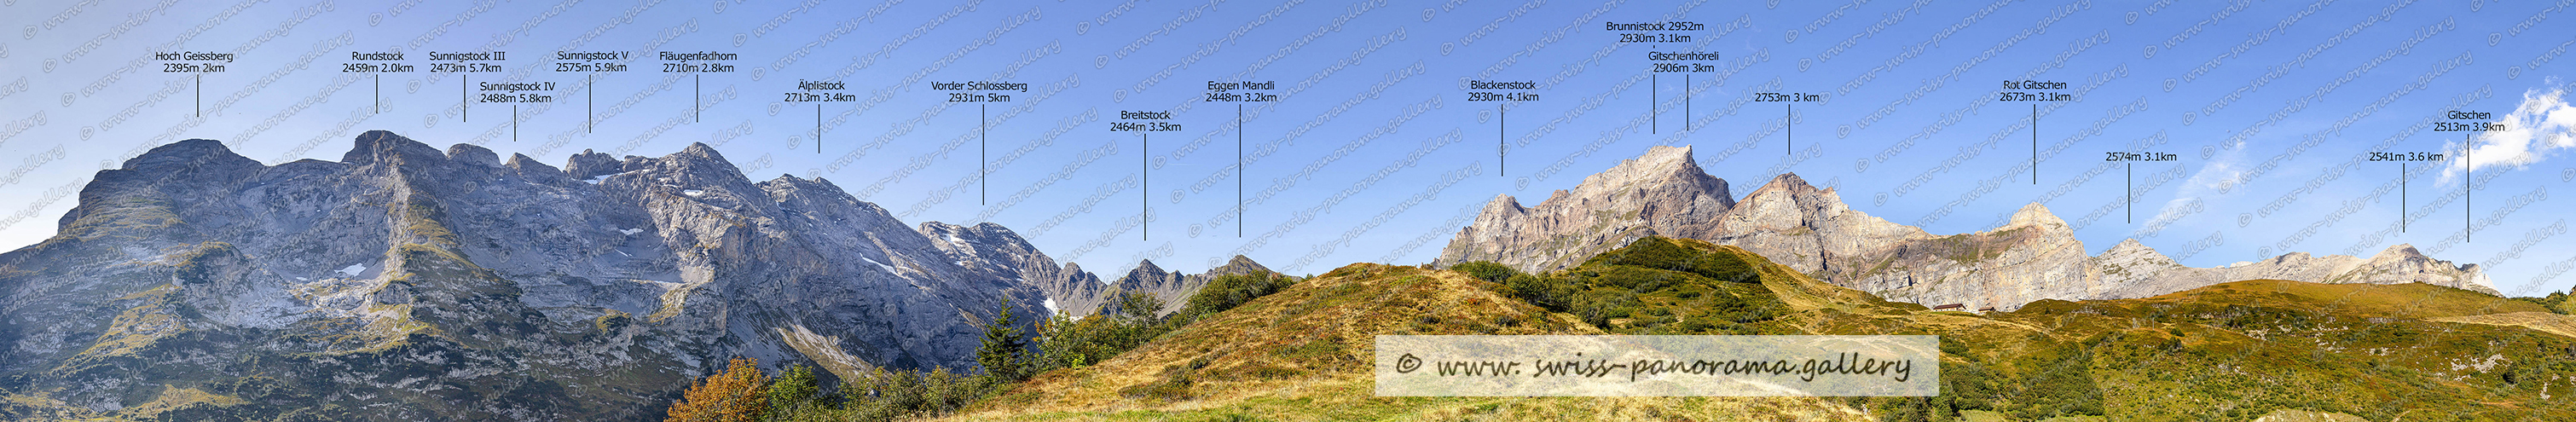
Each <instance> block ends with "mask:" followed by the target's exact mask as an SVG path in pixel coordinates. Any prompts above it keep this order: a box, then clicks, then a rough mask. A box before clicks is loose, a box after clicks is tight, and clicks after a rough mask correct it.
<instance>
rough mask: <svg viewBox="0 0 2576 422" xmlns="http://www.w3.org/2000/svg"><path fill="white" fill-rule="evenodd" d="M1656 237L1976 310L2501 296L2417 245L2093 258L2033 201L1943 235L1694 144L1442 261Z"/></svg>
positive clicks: (1520, 216)
mask: <svg viewBox="0 0 2576 422" xmlns="http://www.w3.org/2000/svg"><path fill="white" fill-rule="evenodd" d="M1646 236H1671V237H1682V238H1692V239H1701V240H1707V241H1710V242H1714V243H1717V244H1721V245H1734V246H1737V247H1741V248H1744V249H1745V250H1747V251H1751V252H1754V253H1756V254H1760V255H1762V256H1763V257H1766V258H1769V259H1770V260H1772V261H1774V262H1778V263H1781V264H1783V265H1786V266H1788V267H1790V268H1793V269H1796V270H1798V271H1800V272H1804V273H1807V274H1810V275H1814V276H1816V277H1817V278H1819V279H1822V280H1825V281H1827V282H1830V283H1833V284H1835V285H1839V286H1844V287H1850V288H1854V289H1859V290H1863V291H1868V292H1871V293H1875V294H1878V295H1880V296H1882V297H1886V298H1888V299H1890V300H1898V301H1906V302H1913V303H1919V304H1924V305H1927V306H1931V305H1944V304H1960V305H1962V307H1965V308H1967V309H1979V308H1985V307H1993V308H1997V309H2000V310H2012V309H2015V308H2019V307H2020V306H2021V305H2023V304H2025V303H2030V302H2032V301H2037V300H2041V299H2062V300H2083V299H2126V298H2143V297H2152V296H2156V295H2162V294H2167V293H2173V292H2179V291H2184V290H2190V289H2194V288H2198V287H2202V286H2208V285H2213V284H2218V283H2225V282H2232V281H2239V280H2251V279H2278V280H2294V281H2306V282H2316V283H2376V284H2400V283H2425V284H2431V285H2437V286H2444V287H2453V288H2460V289H2468V290H2474V291H2479V292H2484V293H2488V294H2495V293H2496V290H2495V288H2494V286H2493V285H2492V284H2491V283H2490V282H2489V281H2488V280H2487V277H2486V275H2485V273H2484V272H2483V271H2480V269H2479V268H2478V266H2477V265H2476V264H2466V265H2459V264H2453V263H2451V262H2449V261H2441V260H2435V259H2432V258H2429V257H2426V256H2424V255H2423V254H2422V253H2419V252H2417V251H2416V250H2415V248H2414V247H2412V246H2407V245H2398V246H2395V247H2391V248H2389V249H2388V250H2386V251H2383V252H2381V253H2380V254H2378V255H2376V256H2373V257H2370V258H2368V259H2362V258H2356V257H2350V256H2341V255H2334V256H2324V257H2316V256H2311V255H2309V254H2306V253H2291V254H2288V255H2282V256H2280V257H2277V258H2273V259H2269V260H2264V261H2261V262H2250V263H2240V264H2236V265H2230V266H2226V267H2220V268H2193V267H2184V266H2181V265H2179V264H2176V263H2174V261H2173V260H2172V259H2169V258H2166V257H2164V256H2163V255H2162V254H2158V253H2156V252H2155V251H2154V250H2153V249H2149V248H2147V247H2146V246H2144V245H2141V244H2138V243H2137V241H2136V240H2129V241H2125V242H2122V243H2121V244H2120V245H2118V246H2115V247H2113V248H2111V250H2109V251H2106V252H2104V253H2103V254H2102V255H2100V256H2086V255H2084V251H2085V248H2084V244H2083V242H2081V241H2077V240H2076V239H2075V232H2074V230H2073V229H2072V228H2070V227H2068V226H2067V224H2066V221H2065V220H2061V219H2058V218H2057V216H2056V215H2054V214H2051V213H2050V212H2049V211H2048V208H2047V207H2044V206H2040V205H2039V204H2036V203H2034V204H2030V205H2027V206H2024V207H2022V208H2021V209H2020V210H2019V211H2018V212H2016V213H2014V215H2013V216H2012V218H2011V220H2009V222H2007V223H2005V224H2004V225H2003V226H2001V227H1996V228H1995V229H1992V230H1987V231H1982V232H1976V233H1963V234H1955V235H1947V236H1940V235H1933V234H1930V233H1927V232H1924V231H1923V230H1922V229H1921V228H1916V227H1912V226H1906V225H1902V224H1896V223H1892V222H1889V221H1887V220H1886V219H1883V218H1878V217H1874V216H1870V215H1869V214H1868V213H1864V212H1861V211H1858V210H1853V209H1851V208H1850V207H1849V206H1847V205H1845V204H1844V203H1843V201H1842V198H1841V196H1840V195H1838V194H1836V193H1835V192H1834V190H1833V189H1817V188H1816V187H1814V186H1812V185H1809V184H1808V183H1807V182H1806V181H1805V180H1804V179H1800V178H1798V176H1797V175H1796V174H1781V175H1780V176H1778V177H1775V178H1773V179H1772V180H1771V181H1770V182H1768V183H1765V184H1763V185H1762V186H1761V187H1760V188H1757V189H1754V190H1753V192H1752V193H1750V194H1746V195H1745V196H1744V197H1743V198H1742V199H1740V200H1738V199H1735V198H1733V197H1732V196H1730V194H1729V191H1728V185H1727V183H1726V181H1725V180H1721V179H1718V178H1716V177H1713V176H1710V175H1709V174H1708V173H1707V172H1706V171H1704V170H1701V168H1700V167H1699V165H1698V164H1697V163H1695V162H1693V160H1692V158H1691V149H1690V147H1687V146H1684V147H1665V146H1656V147H1651V148H1650V149H1648V150H1647V151H1646V154H1645V155H1643V156H1640V157H1638V158H1635V159H1630V160H1625V161H1622V162H1620V163H1619V165H1617V166H1614V167H1611V168H1610V169H1609V170H1607V171H1603V172H1601V173H1598V174H1594V175H1591V176H1588V177H1585V178H1584V179H1583V182H1582V183H1580V184H1577V185H1576V186H1575V187H1574V189H1572V190H1559V191H1556V192H1555V193H1554V194H1552V195H1550V196H1549V197H1548V198H1547V200H1545V201H1541V202H1540V203H1539V204H1538V205H1537V206H1531V207H1524V206H1522V205H1521V204H1520V202H1519V201H1518V200H1517V199H1515V198H1513V197H1511V196H1509V195H1503V196H1497V197H1495V198H1494V200H1493V201H1492V202H1489V203H1487V204H1486V205H1485V209H1484V211H1483V213H1482V214H1480V215H1478V216H1477V217H1476V220H1475V221H1474V222H1473V223H1471V224H1470V225H1469V226H1468V227H1466V228H1464V229H1462V230H1460V231H1459V232H1458V235H1457V237H1455V238H1453V239H1452V240H1451V241H1450V242H1449V245H1448V246H1447V247H1446V248H1444V249H1442V250H1441V252H1440V257H1439V258H1438V260H1436V261H1435V262H1434V263H1435V264H1437V265H1441V266H1447V265H1454V264H1457V263H1461V262H1468V261H1493V262H1496V263H1501V264H1504V265H1508V266H1511V267H1513V268H1516V269H1519V270H1521V271H1528V272H1545V271H1552V270H1558V269H1565V268H1570V267H1573V266H1575V265H1579V264H1581V263H1582V260H1583V259H1585V258H1587V257H1590V256H1593V255H1596V254H1599V253H1601V252H1604V251H1609V250H1612V249H1617V248H1619V247H1622V246H1624V245H1626V244H1628V242H1631V241H1634V240H1636V239H1640V238H1644V237H1646Z"/></svg>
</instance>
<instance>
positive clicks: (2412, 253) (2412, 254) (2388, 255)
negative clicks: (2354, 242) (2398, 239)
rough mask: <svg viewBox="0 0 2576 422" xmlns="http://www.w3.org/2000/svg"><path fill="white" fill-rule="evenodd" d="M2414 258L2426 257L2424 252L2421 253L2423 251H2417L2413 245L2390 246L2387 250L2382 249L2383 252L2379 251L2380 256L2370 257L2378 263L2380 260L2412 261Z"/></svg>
mask: <svg viewBox="0 0 2576 422" xmlns="http://www.w3.org/2000/svg"><path fill="white" fill-rule="evenodd" d="M2412 258H2425V256H2424V251H2421V250H2417V249H2415V245H2414V244H2411V243H2399V244H2395V245H2388V248H2387V249H2381V250H2379V254H2378V255H2371V256H2370V259H2371V260H2374V261H2376V260H2380V259H2412Z"/></svg>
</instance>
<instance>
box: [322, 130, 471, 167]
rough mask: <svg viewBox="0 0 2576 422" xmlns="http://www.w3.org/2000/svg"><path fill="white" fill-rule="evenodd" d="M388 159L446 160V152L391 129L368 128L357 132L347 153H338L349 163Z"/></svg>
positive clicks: (363, 163) (405, 160) (359, 163)
mask: <svg viewBox="0 0 2576 422" xmlns="http://www.w3.org/2000/svg"><path fill="white" fill-rule="evenodd" d="M388 160H399V161H397V162H411V161H412V160H426V161H429V162H438V161H446V160H447V154H445V153H440V152H439V151H438V148H433V147H430V146H429V144H425V143H421V142H420V141H415V140H412V139H411V138H405V137H403V136H402V135H398V134H394V133H393V132H392V131H385V130H370V131H367V132H366V133H361V134H358V139H357V144H356V145H354V146H353V147H352V148H350V149H349V152H348V153H346V154H341V155H340V162H342V163H347V164H349V165H359V166H363V165H369V164H376V163H379V162H385V161H388Z"/></svg>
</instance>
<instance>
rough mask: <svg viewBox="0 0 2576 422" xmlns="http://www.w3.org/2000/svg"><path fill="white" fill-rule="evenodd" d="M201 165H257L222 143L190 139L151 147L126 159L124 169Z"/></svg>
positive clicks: (257, 163)
mask: <svg viewBox="0 0 2576 422" xmlns="http://www.w3.org/2000/svg"><path fill="white" fill-rule="evenodd" d="M203 163H221V164H225V165H235V166H238V165H245V164H246V165H253V166H256V165H259V162H258V161H254V160H251V159H250V158H249V157H243V156H241V154H235V153H233V150H232V149H231V148H227V147H225V146H224V143H223V142H218V141H215V140H211V139H190V140H185V141H179V142H173V143H170V144H169V145H162V146H159V147H153V148H152V150H150V151H145V152H144V153H143V155H137V156H134V158H129V159H126V160H125V169H126V170H141V169H147V168H163V167H172V166H196V165H202V164H203Z"/></svg>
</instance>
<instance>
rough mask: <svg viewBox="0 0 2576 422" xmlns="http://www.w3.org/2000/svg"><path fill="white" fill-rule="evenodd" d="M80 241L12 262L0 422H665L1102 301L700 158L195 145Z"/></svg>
mask: <svg viewBox="0 0 2576 422" xmlns="http://www.w3.org/2000/svg"><path fill="white" fill-rule="evenodd" d="M60 225H61V227H60V232H59V234H58V235H56V236H54V237H53V238H50V239H47V240H45V241H43V242H42V243H39V244H37V245H34V246H29V247H26V248H23V249H19V250H16V251H11V252H8V253H5V254H0V293H5V294H6V300H7V302H6V303H5V307H0V339H5V340H6V343H5V350H6V352H5V354H0V373H5V375H6V376H5V377H0V395H6V396H8V397H7V398H8V400H0V414H8V415H15V417H19V418H37V419H70V418H88V417H100V416H108V417H120V418H132V419H141V418H163V419H176V420H204V419H208V418H214V417H219V416H220V417H225V418H244V419H254V420H268V419H277V418H287V419H293V418H295V417H302V418H318V419H329V420H636V419H647V418H653V417H657V416H658V415H660V414H661V412H662V411H663V409H664V408H665V407H667V406H668V404H669V403H670V401H671V400H672V399H673V398H674V397H677V396H678V395H679V392H680V391H681V390H682V389H684V388H686V387H687V386H688V384H689V382H690V381H691V380H692V379H694V378H696V377H699V376H703V375H705V374H707V373H709V372H711V371H714V370H718V369H722V368H721V365H723V364H724V362H725V360H726V359H727V358H729V357H734V356H746V357H755V358H759V359H760V360H761V361H762V362H764V363H765V364H768V365H769V366H773V367H774V366H779V365H784V364H789V363H797V362H811V363H814V364H817V365H818V366H821V367H823V368H825V369H828V370H830V371H832V372H835V373H838V374H841V375H844V376H847V375H850V374H855V373H856V372H855V371H859V370H863V369H866V368H869V367H878V366H882V367H892V368H913V369H927V368H934V367H945V368H950V369H953V370H963V371H973V370H974V369H972V368H973V367H974V363H973V356H972V354H973V351H974V350H975V348H976V346H977V345H978V343H977V341H978V336H979V334H980V333H981V332H982V329H981V328H979V325H980V321H985V320H989V319H990V318H992V317H993V316H994V314H995V313H996V312H998V310H1000V309H1002V308H1003V307H1004V306H1005V304H1008V306H1010V307H1011V308H1012V309H1013V310H1014V312H1016V313H1018V314H1020V315H1024V316H1034V315H1039V314H1041V313H1042V312H1044V311H1043V310H1044V309H1046V308H1047V307H1048V306H1047V305H1048V304H1051V303H1055V302H1057V300H1056V299H1057V297H1056V296H1059V295H1065V294H1068V293H1069V292H1081V291H1095V292H1096V291H1098V290H1100V289H1102V288H1104V286H1102V283H1100V281H1099V278H1098V277H1095V276H1092V275H1091V274H1088V273H1084V272H1082V271H1081V269H1080V268H1077V267H1074V266H1072V265H1063V266H1058V265H1057V264H1056V263H1055V262H1054V260H1053V259H1051V258H1048V257H1047V256H1046V255H1045V254H1043V253H1040V252H1039V251H1038V250H1037V249H1036V248H1035V247H1033V246H1031V245H1030V244H1029V243H1028V242H1027V241H1026V240H1024V239H1021V238H1020V237H1019V236H1018V235H1017V234H1014V233H1012V232H1011V231H1010V230H1009V229H1007V228H1003V227H1002V226H999V225H994V224H990V223H986V224H978V225H975V226H957V225H950V224H943V223H937V222H930V223H922V224H920V225H918V226H912V225H907V224H904V223H903V222H901V221H898V220H896V219H895V218H894V217H892V216H891V215H890V214H888V213H887V211H886V210H885V209H884V208H881V207H878V206H877V205H875V204H871V203H868V202H865V201H861V200H859V199H858V198H855V197H852V196H850V195H849V194H848V193H845V192H844V191H843V190H842V189H841V188H840V187H838V186H835V185H833V184H832V182H831V181H828V180H823V179H819V178H817V179H804V178H798V177H794V176H784V175H782V176H780V177H778V178H775V179H771V180H767V181H759V182H754V181H752V180H749V179H747V178H745V177H744V176H743V175H742V174H741V172H740V171H739V170H738V169H736V168H735V167H734V166H733V164H731V163H729V162H727V161H726V160H725V159H724V157H723V156H721V155H719V154H717V152H716V151H715V149H713V148H710V147H708V146H706V145H703V144H693V145H690V146H688V147H687V148H686V149H683V150H681V151H679V152H677V153H673V154H670V155H666V156H662V157H635V156H628V157H622V158H621V157H610V156H609V155H607V154H600V153H595V152H590V151H584V152H582V153H581V154H577V155H574V156H573V157H572V158H571V159H570V160H569V161H568V162H567V163H566V164H565V165H564V166H563V167H562V168H556V167H553V166H548V165H546V164H542V163H539V162H538V161H537V160H535V159H533V158H530V157H527V156H524V155H513V156H511V157H509V159H507V160H502V159H499V157H497V156H496V155H495V154H494V153H493V152H492V151H490V150H488V149H484V148H482V147H477V146H473V145H464V144H459V145H456V146H453V147H450V148H448V149H447V150H446V151H444V152H441V151H439V150H438V149H435V148H432V147H430V146H429V145H426V144H423V143H421V142H417V141H413V140H411V139H407V138H404V137H402V136H399V135H395V134H393V133H391V132H385V131H372V132H367V133H365V134H363V135H360V136H358V137H357V139H356V147H355V148H353V149H351V150H350V151H349V152H348V153H347V154H345V155H344V156H342V158H341V159H340V161H338V162H330V161H320V160H301V161H295V162H290V163H284V164H280V165H276V166H267V165H263V164H261V163H259V162H258V161H255V160H251V159H248V158H244V157H242V156H240V155H237V154H234V153H233V152H232V151H230V150H229V149H227V148H225V147H224V146H223V145H222V144H221V143H218V142H216V141H211V140H188V141H182V142H178V143H173V144H169V145H164V146H161V147H158V148H155V149H153V150H151V151H150V152H147V153H144V154H142V155H140V156H137V157H135V158H133V159H131V160H128V161H126V162H125V163H124V166H123V167H122V168H118V169H113V170H105V171H101V172H99V173H98V174H97V176H96V178H95V181H94V182H92V183H91V184H90V185H89V186H87V187H86V188H85V189H83V190H82V191H81V193H80V197H79V203H78V205H77V206H76V207H75V208H74V209H73V210H72V211H71V212H69V213H68V214H66V215H64V216H63V218H62V220H61V223H60ZM1057 305H1058V306H1063V305H1062V304H1057ZM1083 306H1095V307H1096V306H1097V302H1096V299H1094V301H1093V302H1090V303H1088V304H1084V305H1083ZM1083 311H1088V309H1084V310H1083ZM1036 320H1038V318H1029V317H1023V318H1021V319H1020V321H1036ZM1027 328H1028V327H1022V329H1023V332H1028V331H1027ZM297 415H301V416H297Z"/></svg>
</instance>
